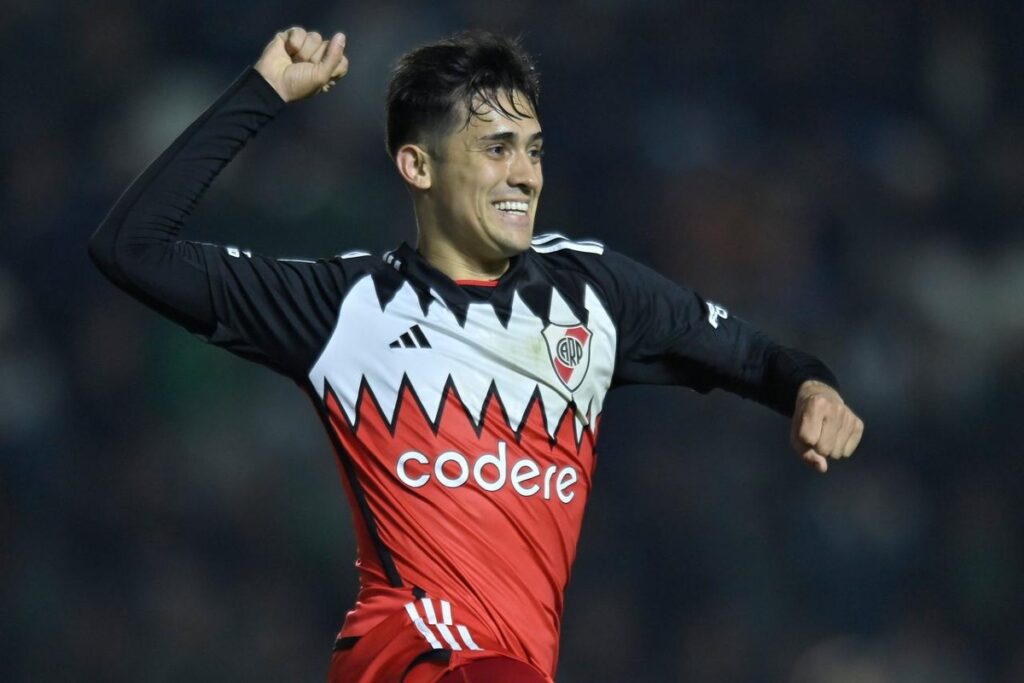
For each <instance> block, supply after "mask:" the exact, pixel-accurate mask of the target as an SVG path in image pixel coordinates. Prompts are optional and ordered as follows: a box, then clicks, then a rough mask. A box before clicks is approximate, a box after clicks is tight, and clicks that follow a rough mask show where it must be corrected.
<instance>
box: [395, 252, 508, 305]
mask: <svg viewBox="0 0 1024 683" xmlns="http://www.w3.org/2000/svg"><path fill="white" fill-rule="evenodd" d="M524 261H525V259H524V258H523V255H522V254H517V255H515V256H513V257H512V258H510V259H509V264H508V269H507V270H506V271H505V272H504V273H503V274H502V276H501V277H500V278H498V284H497V285H496V286H494V287H473V286H467V287H464V286H461V285H459V284H458V283H456V282H455V281H454V280H452V279H451V278H450V277H448V276H447V275H445V274H444V273H442V272H441V271H440V270H438V269H437V268H435V267H434V266H432V265H431V264H430V263H429V262H428V261H427V260H426V259H425V258H423V255H422V254H420V253H419V252H418V251H416V249H414V248H413V247H411V246H410V245H409V244H408V243H407V242H402V243H401V244H400V245H399V246H398V248H397V249H395V250H394V251H393V252H391V258H390V263H391V265H392V266H393V267H394V268H395V269H396V270H398V272H400V273H401V274H402V275H404V276H405V278H406V279H408V280H409V281H410V282H411V283H412V284H413V285H414V286H419V287H421V288H423V289H425V290H429V291H430V293H431V295H432V296H433V297H434V298H436V299H439V300H440V301H441V303H442V304H444V305H445V306H446V307H448V308H449V309H450V310H451V311H452V312H453V313H454V314H455V316H456V318H457V319H458V320H459V321H460V323H462V322H464V321H465V318H466V313H467V311H468V310H469V304H471V303H482V302H487V303H489V304H491V305H492V306H493V307H494V310H495V313H496V314H497V316H498V319H499V320H501V321H502V323H503V324H507V321H508V316H509V315H510V312H511V305H512V297H513V295H514V294H515V291H516V287H517V285H518V283H519V281H520V279H521V275H522V271H523V262H524Z"/></svg>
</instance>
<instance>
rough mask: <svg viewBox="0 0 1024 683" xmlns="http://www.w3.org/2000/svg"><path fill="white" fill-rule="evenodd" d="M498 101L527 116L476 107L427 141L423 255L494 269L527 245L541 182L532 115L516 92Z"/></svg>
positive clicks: (482, 270) (420, 207)
mask: <svg viewBox="0 0 1024 683" xmlns="http://www.w3.org/2000/svg"><path fill="white" fill-rule="evenodd" d="M513 99H514V101H513ZM500 101H501V105H502V107H503V108H505V109H506V110H508V111H516V110H518V111H521V112H525V113H528V114H529V116H528V117H522V118H519V119H511V118H508V117H506V116H504V115H503V114H502V113H501V112H498V111H494V110H493V109H491V108H490V107H488V106H487V105H482V106H481V107H480V108H479V111H478V112H477V113H475V114H474V115H473V116H471V117H470V118H469V122H468V124H467V125H466V126H464V127H462V128H458V129H456V130H455V131H454V132H452V133H451V134H449V135H447V136H444V137H442V138H441V139H440V140H438V141H437V143H436V144H435V145H432V146H431V147H432V149H433V151H434V153H433V154H432V155H431V165H430V185H429V189H427V191H426V192H425V193H424V195H423V197H422V200H423V201H422V202H417V215H418V217H419V218H420V223H421V225H420V250H421V251H422V252H424V255H426V256H428V259H429V257H430V255H431V254H432V253H433V254H443V255H444V256H445V258H447V260H449V261H450V260H453V259H458V260H460V261H462V262H463V263H464V264H465V265H466V266H467V267H469V268H470V269H471V270H477V271H478V274H481V275H483V274H491V275H494V273H495V271H496V270H497V271H498V272H497V274H499V275H500V272H501V271H503V270H504V269H505V267H507V263H508V259H509V258H510V257H512V256H514V255H516V254H519V253H521V252H523V251H525V250H526V249H528V248H529V247H530V240H531V239H532V238H533V222H534V218H535V217H536V215H537V203H538V200H539V199H540V191H541V189H542V187H543V185H544V175H543V173H542V171H541V155H542V147H543V137H542V135H541V129H540V123H539V122H538V121H537V116H536V113H535V112H534V110H533V108H532V107H531V106H530V105H529V103H528V102H527V101H526V99H525V98H524V97H522V96H521V95H519V94H518V93H511V94H509V93H507V92H502V93H500ZM513 105H514V106H513ZM442 270H444V268H442Z"/></svg>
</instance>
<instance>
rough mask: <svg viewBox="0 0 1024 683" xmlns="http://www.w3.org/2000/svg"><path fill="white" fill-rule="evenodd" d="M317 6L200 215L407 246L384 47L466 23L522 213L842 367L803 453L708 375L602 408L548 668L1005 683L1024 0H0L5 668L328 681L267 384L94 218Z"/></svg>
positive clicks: (333, 476)
mask: <svg viewBox="0 0 1024 683" xmlns="http://www.w3.org/2000/svg"><path fill="white" fill-rule="evenodd" d="M294 24H301V25H304V26H307V27H311V28H317V29H321V30H324V31H332V30H339V29H340V30H343V31H345V32H346V33H347V35H348V54H349V56H350V59H351V71H350V74H349V76H348V77H347V78H346V79H345V80H344V81H342V82H341V84H340V85H339V86H337V87H336V88H335V89H334V90H332V91H331V93H330V94H329V95H328V96H324V97H317V98H316V99H314V100H312V101H309V102H303V103H299V104H296V105H291V106H289V107H288V109H287V110H286V111H285V112H283V114H282V115H281V116H280V117H279V118H278V120H276V121H275V122H273V123H272V124H271V125H270V126H269V127H268V128H267V129H266V130H264V131H263V133H262V134H261V135H260V137H259V138H257V139H256V140H255V141H254V142H253V143H252V144H251V145H250V147H249V148H248V149H247V150H246V151H245V152H244V153H243V154H242V155H241V157H239V158H238V159H237V160H236V162H235V163H233V164H232V165H231V166H230V167H229V168H228V169H227V171H226V172H225V173H224V174H223V176H222V177H221V179H220V180H219V181H218V183H217V184H216V185H215V187H214V189H213V190H212V191H211V192H210V193H209V195H208V196H207V199H206V201H205V202H204V203H203V204H202V206H201V208H200V210H199V211H198V213H197V215H196V216H195V217H194V219H193V221H192V222H191V223H190V224H189V226H188V228H187V230H186V232H185V234H184V235H183V236H184V237H187V238H191V239H199V240H204V241H214V242H222V243H228V244H237V245H240V246H244V247H248V248H252V249H256V250H260V251H263V252H265V253H269V254H274V255H279V256H318V255H319V256H329V255H331V254H334V253H339V252H342V251H345V250H348V249H352V248H365V249H370V250H374V251H382V250H384V249H387V248H390V247H392V246H394V245H395V244H397V242H399V241H400V240H402V239H410V240H412V239H413V235H414V225H413V222H412V212H411V207H410V204H409V202H408V201H407V199H406V196H405V191H404V189H403V187H402V185H401V183H400V182H399V180H398V178H397V176H396V174H395V173H394V172H393V170H392V168H391V166H390V162H389V160H388V158H387V157H386V155H385V153H384V151H383V140H382V138H383V133H382V128H383V121H382V110H383V92H384V86H385V82H386V78H387V75H388V72H389V68H390V67H391V65H392V64H393V63H394V61H395V60H396V58H397V57H398V56H399V55H400V54H401V53H402V52H404V51H406V50H408V49H409V48H411V47H413V46H415V45H417V44H420V43H423V42H427V41H430V40H434V39H437V38H439V37H441V36H443V35H445V34H447V33H449V32H451V31H454V30H456V29H459V28H466V27H475V26H479V27H486V28H491V29H497V30H502V31H506V32H509V33H521V34H522V35H523V37H524V42H525V44H526V45H527V47H528V48H529V49H530V50H531V51H532V52H534V53H535V54H536V55H537V56H538V58H539V64H540V70H541V73H542V79H543V81H542V97H541V117H542V121H543V123H544V127H545V132H546V137H547V142H548V156H547V157H546V159H545V176H546V182H547V186H546V189H545V192H544V196H543V202H542V204H541V212H540V217H539V221H538V230H539V231H546V230H558V231H562V232H566V233H568V234H570V235H575V236H580V237H583V236H590V237H597V238H600V239H603V240H605V241H606V242H607V243H608V244H609V245H611V246H612V247H614V248H616V249H618V250H620V251H624V252H626V253H628V254H630V255H632V256H634V257H636V258H638V259H640V260H643V261H646V262H648V263H650V264H651V265H654V266H655V267H657V268H658V269H659V270H661V271H663V272H665V273H666V274H668V275H670V276H671V277H673V278H674V279H676V280H678V281H680V282H683V283H686V284H688V285H690V286H692V287H694V288H696V289H698V290H699V291H701V292H702V293H704V294H706V295H708V296H710V297H712V298H714V299H715V300H716V301H720V302H722V303H723V304H725V305H727V306H728V307H729V308H730V310H731V311H732V312H733V313H734V314H736V315H740V316H742V317H745V318H747V319H748V320H751V321H753V322H755V323H757V324H758V325H760V326H761V327H762V328H764V329H766V330H768V331H770V332H771V333H772V334H773V335H774V336H776V337H777V338H779V339H780V340H783V341H784V342H786V343H789V344H791V345H794V346H797V347H799V348H803V349H806V350H809V351H812V352H814V353H816V354H818V355H820V356H821V357H822V358H824V359H825V360H826V361H827V362H828V363H829V364H830V365H831V366H832V367H833V368H834V370H835V371H836V373H837V374H838V376H839V377H840V379H841V381H842V382H843V388H844V394H845V396H846V398H847V400H848V402H849V403H850V404H851V405H853V406H854V407H855V409H856V410H857V411H858V412H859V413H860V414H861V415H862V416H863V417H864V419H865V422H866V424H867V433H866V437H865V439H864V442H863V443H862V445H861V448H860V451H859V452H858V453H857V455H856V456H855V457H854V458H853V459H852V460H850V461H847V462H842V463H838V464H833V466H832V468H831V469H830V471H829V473H828V474H827V475H826V476H819V475H816V474H815V473H814V472H812V471H811V470H810V469H808V468H806V467H805V466H804V465H802V463H800V461H799V459H798V458H797V456H796V455H795V454H793V453H792V452H791V451H790V450H789V447H788V443H787V442H788V423H787V422H786V420H784V419H783V418H781V417H779V416H777V415H775V414H773V413H770V412H769V411H768V410H767V409H764V408H761V407H760V406H757V405H755V404H752V403H749V402H745V401H742V400H740V399H737V398H736V397H733V396H729V395H725V394H719V393H716V394H712V395H710V396H707V397H704V396H700V395H697V394H694V393H692V392H689V391H687V390H683V389H675V390H673V389H654V388H631V389H624V390H618V391H616V392H613V393H612V394H611V395H610V397H609V401H608V403H607V407H606V413H605V416H606V417H605V419H604V421H603V423H602V424H603V429H604V433H603V435H602V441H601V444H600V446H601V448H600V453H601V456H600V464H599V467H598V471H597V478H596V490H595V492H594V497H593V499H592V503H591V507H590V510H589V513H588V517H587V519H586V523H585V526H584V534H583V539H582V542H581V546H580V553H579V559H578V562H577V565H576V570H575V573H574V577H573V582H572V584H571V586H570V590H569V595H568V605H567V612H566V615H565V629H564V634H563V651H562V658H561V665H560V669H559V682H560V683H578V682H581V681H623V680H629V681H643V682H648V681H686V682H691V683H703V682H705V681H707V682H715V683H748V682H750V683H754V682H765V681H782V682H789V683H812V682H818V681H827V682H829V683H917V682H918V681H922V682H923V681H928V682H929V683H974V682H982V681H985V682H988V681H992V682H995V683H1016V682H1019V681H1022V680H1024V597H1022V596H1024V525H1022V521H1024V502H1022V496H1021V483H1022V481H1024V478H1022V465H1021V462H1022V455H1024V453H1022V451H1024V447H1022V439H1021V432H1020V431H1019V429H1020V426H1021V422H1022V417H1024V400H1022V399H1021V393H1022V391H1024V116H1022V112H1024V106H1022V105H1024V102H1022V99H1024V95H1022V93H1024V88H1022V87H1021V86H1022V77H1021V74H1022V73H1024V47H1022V46H1024V42H1022V41H1021V39H1020V35H1021V34H1022V32H1024V4H1022V3H1021V2H1018V1H1016V0H1014V1H1009V0H1007V1H1005V2H994V1H984V0H982V1H977V0H976V1H975V2H971V3H942V2H909V1H906V0H865V1H863V2H845V1H839V0H836V1H834V2H811V1H808V0H796V1H790V2H770V1H762V2H736V1H728V0H720V1H705V2H667V1H659V0H633V1H632V2H625V1H624V0H594V1H592V2H566V3H553V2H538V1H536V0H520V1H519V2H509V3H500V4H498V3H494V4H492V3H482V2H479V0H448V1H442V2H431V3H396V2H392V1H390V0H376V1H375V2H372V3H349V4H346V3H326V2H309V1H300V2H290V3H282V2H272V1H271V0H249V1H248V2H244V3H243V2H234V1H222V2H217V3H210V2H199V1H197V0H185V1H179V2H173V3H171V2H148V3H143V2H125V1H124V0H102V2H101V1H99V0H79V1H78V2H73V3H72V2H67V3H52V2H51V3H47V2H42V3H40V2H35V1H29V0H5V2H4V3H3V5H2V8H0V27H2V28H0V31H2V34H0V35H2V37H3V48H4V52H5V54H6V58H5V59H3V60H0V74H2V84H3V85H2V88H3V104H2V109H0V116H2V119H0V120H2V124H3V126H2V131H3V137H2V151H3V156H2V159H3V162H2V163H3V183H2V204H0V213H2V215H0V221H2V222H0V231H2V232H0V234H2V237H3V240H2V245H3V246H2V248H0V377H2V380H0V680H2V681H11V682H15V681H17V682H22V681H25V682H36V681H76V682H93V681H96V682H100V681H112V682H120V681H147V682H149V681H152V682H155V683H163V682H165V681H166V682H171V681H174V682H177V681H193V682H206V681H210V682H218V683H221V682H224V681H246V682H247V683H254V682H257V681H268V682H269V681H273V682H277V681H322V680H324V677H325V673H326V668H327V663H328V658H329V654H330V646H331V643H332V642H333V636H334V632H335V630H336V629H337V627H338V626H339V624H340V621H341V619H342V618H343V616H344V613H345V611H346V610H347V609H348V608H349V607H350V603H351V601H352V599H353V596H354V593H355V589H356V574H355V569H354V567H353V559H354V558H353V548H354V542H353V537H352V533H351V530H350V528H349V526H350V520H349V513H348V508H347V505H346V504H345V503H344V501H343V495H342V490H341V487H340V485H339V483H338V479H337V472H336V470H335V465H334V460H333V455H332V454H331V452H330V447H329V444H328V441H327V439H326V437H325V435H324V433H323V430H322V428H321V426H320V424H319V422H318V421H317V419H316V417H315V415H314V412H313V411H312V410H311V409H310V406H309V404H308V401H307V399H305V398H304V397H303V396H302V394H301V393H300V392H299V391H297V390H296V388H295V387H294V385H292V384H291V383H290V382H288V381H287V380H285V379H282V378H280V377H278V376H275V375H273V374H272V373H270V372H268V371H267V370H265V369H264V368H261V367H258V366H255V365H248V364H246V363H245V362H243V361H241V360H238V359H236V358H234V357H232V356H230V355H228V354H226V353H224V352H222V351H219V350H216V349H213V348H210V347H206V346H204V345H203V344H201V343H199V342H198V341H197V340H195V339H194V338H192V337H191V336H190V335H189V334H187V333H186V332H184V331H182V330H181V329H179V328H176V327H175V326H173V325H171V324H170V323H167V322H165V321H164V320H162V319H161V318H159V317H158V316H157V315H156V314H154V313H152V312H149V311H148V310H146V309H144V308H143V307H142V306H141V305H139V304H138V303H136V302H135V301H133V300H131V299H129V298H128V297H127V296H125V295H124V294H122V293H121V292H119V291H117V290H116V289H115V288H114V287H112V286H111V285H110V284H109V283H107V282H106V281H105V280H104V279H103V278H102V276H101V275H100V274H99V273H98V271H96V270H95V269H94V268H93V267H92V265H91V264H90V262H89V261H88V259H87V256H86V242H87V239H88V236H89V235H90V234H91V232H92V231H93V229H94V228H95V227H96V225H97V224H98V223H99V222H100V220H101V219H102V218H103V216H104V215H105V213H106V211H107V209H108V208H109V207H110V205H111V204H112V203H113V201H114V200H115V199H116V197H117V196H118V195H119V194H120V192H121V191H122V190H123V189H124V188H125V187H126V186H127V184H128V183H129V182H130V181H131V180H132V179H133V178H134V177H135V175H137V174H138V173H139V172H141V170H142V169H143V168H144V167H145V165H146V164H147V163H148V162H149V161H151V160H152V159H153V158H154V157H155V156H156V155H157V154H158V153H159V152H160V151H161V150H162V149H163V148H164V147H165V146H166V145H168V144H169V143H170V142H171V141H172V140H173V139H174V137H175V136H176V135H177V134H178V132H180V131H181V130H182V129H184V127H185V126H186V125H188V123H190V122H191V121H192V120H193V119H194V118H195V117H196V116H198V115H199V114H200V113H201V112H202V111H203V110H204V109H205V108H206V107H207V105H208V104H209V103H211V102H212V101H213V100H214V98H215V97H216V96H217V95H218V94H219V93H220V92H222V91H223V90H224V89H225V88H226V87H227V86H228V84H230V83H231V81H232V80H233V79H234V78H235V76H236V75H237V74H239V73H240V72H241V71H242V70H243V69H244V68H245V67H246V65H248V64H251V63H253V62H254V61H255V60H256V58H257V57H258V56H259V54H260V51H261V50H262V48H263V46H264V44H265V43H266V42H267V41H268V40H269V38H270V37H271V36H272V34H273V33H274V32H275V31H276V30H279V29H282V28H284V27H287V26H290V25H294Z"/></svg>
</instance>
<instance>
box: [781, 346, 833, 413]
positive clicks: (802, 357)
mask: <svg viewBox="0 0 1024 683" xmlns="http://www.w3.org/2000/svg"><path fill="white" fill-rule="evenodd" d="M766 370H767V388H768V394H767V396H766V397H765V399H766V400H765V403H766V404H767V405H769V406H770V407H771V408H773V409H774V410H776V411H778V412H780V413H782V414H783V415H786V416H787V417H791V416H792V415H793V409H794V408H795V407H796V395H797V392H798V391H799V390H800V385H802V384H803V383H804V382H806V381H808V380H816V381H819V382H822V383H824V384H827V385H829V386H830V387H832V388H833V389H835V390H836V391H840V388H839V380H838V379H836V376H835V375H834V374H833V373H832V371H831V370H830V369H829V367H828V366H827V365H825V364H824V363H823V362H821V361H820V360H818V359H817V358H815V357H814V356H812V355H811V354H809V353H804V352H803V351H797V350H796V349H791V348H788V347H785V346H776V347H775V349H774V350H773V351H772V352H771V356H770V358H769V361H768V366H767V368H766Z"/></svg>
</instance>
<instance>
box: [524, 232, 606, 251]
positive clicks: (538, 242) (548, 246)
mask: <svg viewBox="0 0 1024 683" xmlns="http://www.w3.org/2000/svg"><path fill="white" fill-rule="evenodd" d="M530 246H531V248H532V249H533V250H534V251H536V252H538V253H541V254H550V253H551V252H553V251H561V250H562V249H571V250H572V251H582V252H586V253H588V254H603V253H604V245H603V244H601V243H600V242H598V241H597V240H571V239H569V238H568V237H566V236H565V235H562V234H560V233H557V232H548V233H544V234H543V235H537V236H536V237H534V238H533V241H532V242H531V243H530Z"/></svg>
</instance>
